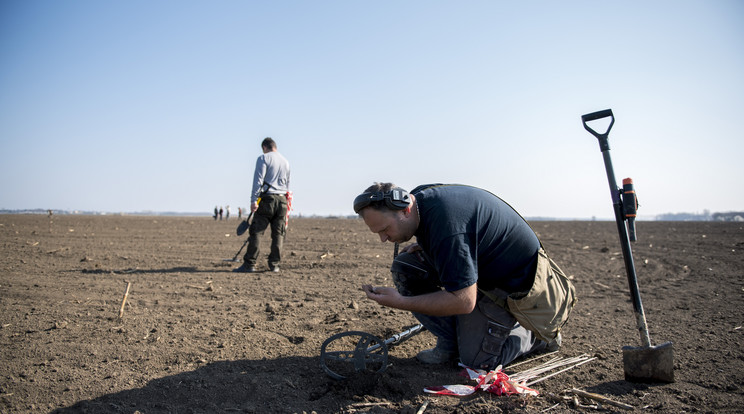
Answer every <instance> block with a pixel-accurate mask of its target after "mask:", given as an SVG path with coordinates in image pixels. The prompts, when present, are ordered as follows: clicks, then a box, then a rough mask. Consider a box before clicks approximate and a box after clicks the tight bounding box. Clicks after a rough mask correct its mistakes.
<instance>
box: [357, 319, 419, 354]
mask: <svg viewBox="0 0 744 414" xmlns="http://www.w3.org/2000/svg"><path fill="white" fill-rule="evenodd" d="M424 330H426V328H424V325H421V324H418V325H416V326H414V327H413V328H411V329H408V330H405V331H403V332H401V333H398V334H395V335H393V336H391V337H390V338H388V339H386V340H385V341H384V342H383V344H385V346H386V347H388V348H391V347H393V346H395V345H398V344H399V343H401V342H403V341H405V340H406V339H408V338H410V337H412V336H415V335H417V334H419V333H420V332H422V331H424ZM381 346H382V345H381V344H375V345H372V346H370V347H369V348H367V352H373V351H375V350H377V349H379V348H380V347H381Z"/></svg>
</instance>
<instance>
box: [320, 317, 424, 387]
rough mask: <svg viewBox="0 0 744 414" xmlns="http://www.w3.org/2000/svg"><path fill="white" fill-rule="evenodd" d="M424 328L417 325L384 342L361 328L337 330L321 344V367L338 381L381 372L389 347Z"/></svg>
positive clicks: (386, 359) (384, 365) (385, 366)
mask: <svg viewBox="0 0 744 414" xmlns="http://www.w3.org/2000/svg"><path fill="white" fill-rule="evenodd" d="M425 329H426V328H424V325H421V324H419V325H416V326H414V327H412V328H410V329H408V330H405V331H403V332H401V333H399V334H396V335H393V336H392V337H390V338H388V339H386V340H384V341H383V340H381V339H380V338H378V337H376V336H374V335H372V334H368V333H366V332H361V331H348V332H341V333H337V334H335V335H333V336H331V337H329V338H328V339H326V340H325V341H324V342H323V345H322V346H321V347H320V366H321V368H323V371H325V372H326V374H328V375H329V376H330V377H331V378H333V379H337V380H343V379H346V378H348V377H349V376H351V375H355V374H359V373H362V372H367V373H381V372H383V371H385V370H386V369H387V367H388V349H389V348H391V347H393V346H394V345H397V344H400V343H401V342H403V341H405V340H406V339H408V338H410V337H412V336H414V335H417V334H418V333H419V332H422V331H424V330H425Z"/></svg>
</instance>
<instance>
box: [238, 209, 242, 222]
mask: <svg viewBox="0 0 744 414" xmlns="http://www.w3.org/2000/svg"><path fill="white" fill-rule="evenodd" d="M241 218H243V207H238V220H240V219H241Z"/></svg>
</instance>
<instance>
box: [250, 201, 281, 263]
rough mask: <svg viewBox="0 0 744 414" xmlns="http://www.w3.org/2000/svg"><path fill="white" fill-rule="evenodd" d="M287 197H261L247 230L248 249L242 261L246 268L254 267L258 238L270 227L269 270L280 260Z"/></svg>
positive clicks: (256, 257)
mask: <svg viewBox="0 0 744 414" xmlns="http://www.w3.org/2000/svg"><path fill="white" fill-rule="evenodd" d="M286 219H287V197H285V196H284V195H283V194H266V195H263V196H261V202H260V203H259V204H258V210H256V212H255V213H253V221H252V222H251V227H250V228H249V230H248V232H249V236H248V249H247V250H246V252H245V256H243V260H244V261H245V263H246V264H247V265H248V266H251V267H253V266H255V265H256V261H257V260H258V255H259V253H260V249H259V245H260V238H261V236H262V235H263V234H264V231H266V229H267V228H268V227H269V226H271V250H270V252H269V268H270V269H273V268H274V267H276V266H278V265H279V262H281V260H282V244H284V234H285V232H286Z"/></svg>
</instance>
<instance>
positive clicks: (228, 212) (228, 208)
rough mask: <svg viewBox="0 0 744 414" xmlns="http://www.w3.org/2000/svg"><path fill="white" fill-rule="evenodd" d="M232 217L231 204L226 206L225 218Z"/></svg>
mask: <svg viewBox="0 0 744 414" xmlns="http://www.w3.org/2000/svg"><path fill="white" fill-rule="evenodd" d="M229 218H230V206H225V220H227V219H229Z"/></svg>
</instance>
